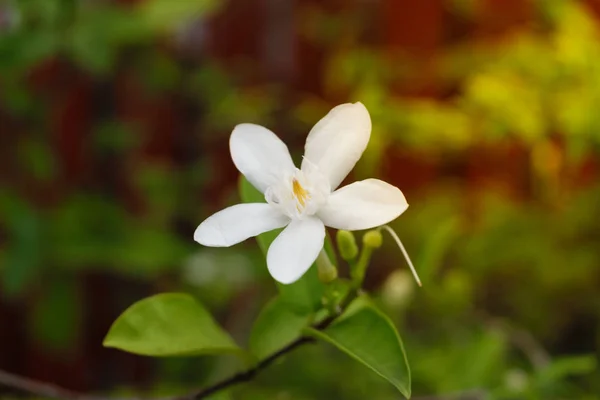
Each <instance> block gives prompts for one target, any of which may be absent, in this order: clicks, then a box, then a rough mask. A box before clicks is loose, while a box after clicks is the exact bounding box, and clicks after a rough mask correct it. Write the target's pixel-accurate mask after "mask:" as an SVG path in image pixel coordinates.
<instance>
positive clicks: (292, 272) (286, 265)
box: [267, 217, 325, 284]
mask: <svg viewBox="0 0 600 400" xmlns="http://www.w3.org/2000/svg"><path fill="white" fill-rule="evenodd" d="M324 240H325V226H323V222H321V221H320V220H319V219H318V218H315V217H309V218H305V219H302V220H294V221H292V222H290V224H289V225H288V226H287V227H286V228H285V229H284V230H283V232H281V233H280V234H279V236H277V238H276V239H275V240H274V241H273V243H271V246H270V247H269V251H268V253H267V267H268V268H269V272H270V273H271V276H273V278H275V280H276V281H278V282H281V283H284V284H288V283H293V282H296V281H297V280H298V279H300V277H301V276H302V275H304V273H305V272H306V271H308V269H309V268H310V266H311V265H312V263H313V262H315V260H316V259H317V256H318V255H319V252H320V251H321V249H322V248H323V242H324Z"/></svg>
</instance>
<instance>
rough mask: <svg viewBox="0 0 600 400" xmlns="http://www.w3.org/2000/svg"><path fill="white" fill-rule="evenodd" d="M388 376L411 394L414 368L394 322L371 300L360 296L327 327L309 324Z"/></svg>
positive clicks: (319, 334) (320, 336)
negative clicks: (322, 327)
mask: <svg viewBox="0 0 600 400" xmlns="http://www.w3.org/2000/svg"><path fill="white" fill-rule="evenodd" d="M306 331H307V332H308V333H309V334H311V335H313V336H315V337H316V338H318V339H322V340H324V341H326V342H328V343H331V344H333V345H334V346H336V347H337V348H339V349H340V350H342V351H343V352H345V353H347V354H348V355H349V356H351V357H352V358H354V359H356V360H357V361H359V362H361V363H363V364H364V365H366V366H367V367H369V368H370V369H372V370H373V371H374V372H376V373H377V374H379V375H381V376H382V377H383V378H385V379H387V380H388V381H389V382H390V383H391V384H393V385H394V386H395V387H396V388H398V390H399V391H400V392H401V393H402V394H403V395H404V396H405V397H406V398H410V393H411V389H410V368H409V366H408V361H407V359H406V354H405V352H404V346H403V344H402V340H401V339H400V336H399V335H398V332H397V331H396V328H395V327H394V324H393V323H392V322H391V321H390V320H389V318H388V317H386V316H385V315H384V314H383V313H382V312H381V311H379V310H378V309H377V308H375V306H373V305H372V304H371V303H370V302H369V300H367V299H365V298H358V299H356V300H355V301H354V302H353V303H351V304H350V305H349V306H348V309H347V310H346V312H345V313H344V314H342V315H341V316H340V317H339V318H338V319H337V320H336V321H335V322H334V323H333V324H332V325H331V326H329V327H328V328H326V329H325V330H323V331H319V330H316V329H312V328H307V329H306Z"/></svg>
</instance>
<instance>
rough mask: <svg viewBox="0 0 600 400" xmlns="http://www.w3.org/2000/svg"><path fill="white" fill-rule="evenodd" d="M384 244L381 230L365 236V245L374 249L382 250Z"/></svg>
mask: <svg viewBox="0 0 600 400" xmlns="http://www.w3.org/2000/svg"><path fill="white" fill-rule="evenodd" d="M382 243H383V238H382V237H381V232H379V230H376V229H374V230H372V231H368V232H367V233H365V235H364V236H363V244H364V245H365V246H369V247H371V248H373V249H378V248H380V247H381V244H382Z"/></svg>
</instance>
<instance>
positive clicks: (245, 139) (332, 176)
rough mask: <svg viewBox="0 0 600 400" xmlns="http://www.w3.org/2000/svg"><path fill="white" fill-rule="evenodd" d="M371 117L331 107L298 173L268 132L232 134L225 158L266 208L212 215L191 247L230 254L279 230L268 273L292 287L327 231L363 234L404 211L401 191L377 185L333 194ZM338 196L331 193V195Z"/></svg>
mask: <svg viewBox="0 0 600 400" xmlns="http://www.w3.org/2000/svg"><path fill="white" fill-rule="evenodd" d="M370 136H371V118H370V117H369V112H368V111H367V109H366V108H365V106H364V105H363V104H362V103H355V104H342V105H339V106H337V107H335V108H333V109H332V110H331V111H330V112H329V114H327V115H326V116H325V117H324V118H323V119H321V120H320V121H319V122H318V123H317V124H316V125H315V126H314V128H313V129H312V130H311V131H310V133H309V134H308V137H307V139H306V145H305V147H304V158H303V160H302V166H301V168H300V169H298V168H296V167H295V166H294V162H293V161H292V158H291V157H290V153H289V150H288V148H287V146H286V145H285V144H284V143H283V142H282V141H281V140H280V139H279V138H278V137H277V136H276V135H275V134H274V133H273V132H271V131H270V130H268V129H266V128H263V127H262V126H258V125H253V124H240V125H238V126H236V127H235V129H234V130H233V132H232V133H231V138H230V140H229V148H230V151H231V158H232V159H233V163H234V164H235V166H236V167H237V169H238V170H239V171H240V172H241V173H242V174H244V176H245V177H246V179H248V181H249V182H250V183H252V185H254V186H255V187H256V188H257V189H258V190H260V191H261V192H262V193H264V195H265V199H266V201H267V202H266V203H250V204H238V205H235V206H232V207H229V208H226V209H224V210H222V211H219V212H217V213H216V214H214V215H212V216H210V217H209V218H208V219H206V220H205V221H204V222H202V223H201V224H200V226H199V227H198V228H197V229H196V232H195V233H194V240H195V241H197V242H198V243H200V244H202V245H205V246H214V247H229V246H232V245H234V244H236V243H240V242H242V241H244V240H246V239H248V238H250V237H253V236H256V235H259V234H261V233H263V232H267V231H270V230H273V229H277V228H283V227H285V229H284V230H283V231H282V232H281V234H280V235H279V236H277V238H276V239H275V240H274V241H273V243H272V244H271V246H270V247H269V251H268V253H267V266H268V268H269V272H270V273H271V275H272V276H273V278H275V279H276V280H277V281H279V282H281V283H285V284H288V283H292V282H295V281H296V280H298V279H299V278H300V277H301V276H302V275H304V273H305V272H306V271H307V270H308V269H309V268H310V266H311V265H312V263H313V262H314V261H315V259H316V258H317V255H318V254H319V252H320V251H321V249H322V248H323V242H324V239H325V226H329V227H331V228H335V229H345V230H350V231H352V230H361V229H370V228H374V227H377V226H380V225H383V224H386V223H388V222H390V221H392V220H394V219H396V218H397V217H398V216H399V215H400V214H402V213H403V212H404V211H405V210H406V208H407V207H408V203H407V202H406V199H405V198H404V195H403V194H402V192H401V191H400V190H399V189H398V188H396V187H395V186H392V185H390V184H389V183H386V182H383V181H380V180H378V179H366V180H364V181H359V182H354V183H352V184H350V185H347V186H344V187H342V188H341V189H337V187H338V185H339V184H340V183H341V182H342V180H343V179H344V178H345V177H346V175H348V173H349V172H350V171H351V170H352V168H353V167H354V164H356V162H357V161H358V159H359V158H360V156H361V155H362V153H363V151H364V150H365V148H366V147H367V143H368V142H369V137H370ZM336 189H337V190H336Z"/></svg>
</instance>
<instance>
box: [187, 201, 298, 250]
mask: <svg viewBox="0 0 600 400" xmlns="http://www.w3.org/2000/svg"><path fill="white" fill-rule="evenodd" d="M289 222H290V219H289V218H288V217H286V216H284V215H283V214H281V213H280V212H279V211H277V210H276V209H275V208H273V207H271V206H270V205H268V204H263V203H249V204H238V205H235V206H231V207H228V208H226V209H224V210H221V211H219V212H218V213H215V214H213V215H211V216H210V217H208V218H207V219H206V220H204V222H202V223H201V224H200V226H198V228H196V232H194V240H195V241H196V242H198V243H200V244H202V245H204V246H211V247H229V246H233V245H234V244H237V243H240V242H242V241H244V240H246V239H248V238H250V237H253V236H257V235H260V234H261V233H264V232H268V231H272V230H273V229H277V228H283V227H284V226H286V225H287V224H288V223H289Z"/></svg>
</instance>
